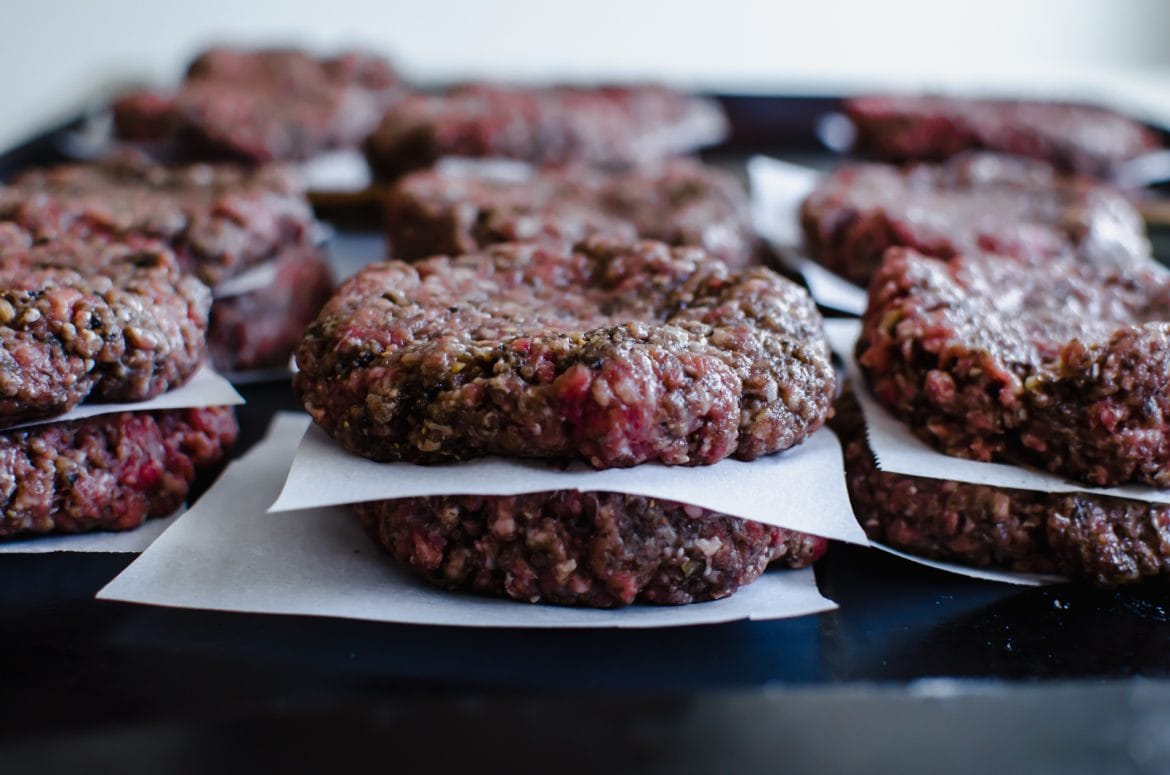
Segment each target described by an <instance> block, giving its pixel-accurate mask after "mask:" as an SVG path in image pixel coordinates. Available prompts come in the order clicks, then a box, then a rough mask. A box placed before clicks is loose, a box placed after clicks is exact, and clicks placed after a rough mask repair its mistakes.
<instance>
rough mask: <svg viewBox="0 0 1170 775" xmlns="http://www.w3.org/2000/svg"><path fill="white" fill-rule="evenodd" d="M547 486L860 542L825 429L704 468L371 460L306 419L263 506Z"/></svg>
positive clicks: (840, 465) (837, 454) (287, 507)
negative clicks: (273, 495)
mask: <svg viewBox="0 0 1170 775" xmlns="http://www.w3.org/2000/svg"><path fill="white" fill-rule="evenodd" d="M551 490H578V491H582V492H620V493H626V494H629V495H642V496H646V497H650V498H661V499H663V500H673V501H680V502H682V503H687V504H691V505H694V506H701V507H702V508H705V509H711V510H713V511H719V512H722V513H724V514H729V515H731V516H733V517H740V518H741V519H750V520H753V521H756V522H762V523H764V524H768V525H777V526H779V527H783V528H788V529H789V530H797V531H800V532H803V533H811V534H813V535H819V536H824V537H826V538H834V539H837V540H840V541H848V542H850V543H855V544H861V545H866V544H867V543H868V541H867V540H866V538H865V533H864V532H863V531H862V530H861V527H860V526H859V525H858V524H857V520H856V519H854V517H853V509H852V508H851V507H850V505H849V496H848V493H847V492H846V489H845V476H844V462H843V458H842V456H841V445H840V443H839V442H838V441H837V437H836V436H835V435H834V434H833V433H832V432H831V431H830V430H828V429H827V428H822V429H821V430H820V431H818V432H816V433H814V434H813V435H812V436H811V437H810V438H809V439H808V440H807V441H805V442H804V443H803V444H801V445H799V446H797V447H794V448H792V449H789V450H787V451H785V452H781V453H779V454H777V455H768V456H766V457H762V458H759V459H758V460H753V461H751V462H750V463H748V462H743V461H740V460H730V459H728V460H722V461H720V462H718V463H716V464H714V465H709V466H694V467H684V466H664V465H660V464H658V463H646V464H643V465H639V466H634V467H632V468H611V469H606V470H603V471H598V470H595V469H593V468H591V467H589V466H587V465H585V464H583V463H581V464H576V465H573V466H570V467H568V468H565V469H561V468H556V467H554V466H551V465H548V464H547V463H544V462H542V461H537V460H519V459H505V458H496V457H491V458H478V459H475V460H469V461H466V462H462V463H452V464H448V465H435V466H420V465H414V464H411V463H376V462H374V461H372V460H366V459H365V458H363V457H359V456H358V455H354V454H351V453H349V452H346V451H345V450H343V449H342V448H341V447H340V446H339V445H338V444H337V443H336V442H335V441H333V439H331V438H329V436H328V435H326V433H325V432H324V431H323V430H321V429H320V428H318V427H317V426H315V425H314V426H313V427H311V428H310V429H309V431H308V432H307V433H306V434H305V437H304V439H303V440H302V441H301V443H300V446H299V447H298V448H297V454H296V458H295V459H294V460H293V464H292V468H291V469H290V471H289V475H288V479H287V481H286V482H285V484H284V487H283V488H282V490H281V493H280V497H279V498H278V499H277V501H276V503H274V504H273V505H272V511H292V510H296V509H305V508H316V507H320V506H336V505H341V504H346V503H360V502H363V501H373V500H384V499H387V498H412V497H423V496H428V495H521V494H524V493H532V492H546V491H551Z"/></svg>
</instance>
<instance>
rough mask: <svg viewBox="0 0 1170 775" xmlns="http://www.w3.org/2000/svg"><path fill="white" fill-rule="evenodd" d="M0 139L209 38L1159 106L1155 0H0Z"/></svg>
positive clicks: (451, 70)
mask: <svg viewBox="0 0 1170 775" xmlns="http://www.w3.org/2000/svg"><path fill="white" fill-rule="evenodd" d="M0 10H2V11H3V14H2V15H0V73H2V74H3V75H0V78H2V79H3V88H4V102H3V104H4V109H3V110H2V111H0V146H6V145H10V144H11V143H12V142H14V141H16V140H17V139H19V138H21V137H22V136H24V135H25V134H27V133H28V132H31V131H33V130H35V129H36V128H38V127H41V126H44V124H45V123H46V122H47V121H49V120H51V119H53V118H59V117H62V116H65V115H67V114H68V113H69V112H70V111H73V110H76V108H77V106H78V105H79V104H81V103H82V102H84V101H85V100H86V99H87V98H89V99H93V98H95V96H97V95H100V94H104V93H106V92H107V91H108V89H109V88H110V85H111V84H112V83H116V82H119V81H125V80H127V79H130V80H134V79H137V80H142V79H150V80H154V81H158V82H167V81H169V80H171V79H174V78H177V77H178V75H179V73H180V72H181V70H182V67H183V65H184V64H185V63H186V61H187V60H188V59H189V58H190V56H191V55H192V54H193V53H194V52H195V51H197V50H198V48H199V47H200V46H202V45H204V44H206V43H207V42H209V41H212V40H217V39H228V40H236V41H252V42H255V41H267V42H288V41H293V42H300V43H304V44H308V45H310V46H314V47H318V48H322V49H331V48H336V47H339V46H341V45H345V44H351V43H359V44H365V45H367V46H370V47H374V48H376V49H381V50H385V51H388V52H391V53H393V54H394V56H395V58H396V59H397V60H398V61H399V62H400V64H401V65H402V66H403V68H404V69H406V70H407V71H408V72H409V73H410V74H411V75H413V76H415V77H417V78H420V79H423V80H432V81H433V80H444V79H451V78H457V77H466V76H478V75H492V76H497V77H512V78H527V79H536V78H551V77H561V78H577V79H582V78H588V77H591V76H592V77H612V78H620V77H650V78H658V79H664V80H669V81H674V82H677V83H680V84H682V85H692V86H703V87H714V88H723V89H744V90H755V91H761V90H785V91H792V90H803V91H818V90H820V91H831V90H841V89H850V88H864V87H866V86H870V87H872V86H883V85H904V86H910V87H912V86H933V87H936V88H938V87H948V86H949V87H952V88H955V87H971V86H972V85H974V86H976V87H982V88H985V89H994V90H1000V91H1002V90H1005V89H1007V90H1011V91H1035V90H1038V89H1039V90H1046V89H1052V88H1055V89H1056V90H1057V91H1059V92H1061V93H1068V92H1072V93H1078V92H1081V93H1085V94H1087V95H1088V96H1091V97H1092V96H1098V97H1103V98H1106V99H1110V100H1115V101H1120V102H1121V103H1123V104H1126V103H1136V104H1138V105H1139V107H1140V109H1141V110H1142V111H1143V112H1146V113H1150V114H1160V115H1168V114H1170V43H1168V42H1167V41H1170V2H1166V1H1164V0H1063V1H1060V0H1047V1H1045V0H981V1H980V2H964V3H960V2H948V1H947V0H887V1H886V2H846V1H845V0H809V1H808V2H799V3H797V2H779V1H773V2H768V1H767V0H717V1H716V2H700V1H699V0H644V1H643V2H636V1H635V0H588V2H557V0H501V1H500V2H476V1H475V0H411V2H403V1H400V0H384V1H383V2H375V1H374V0H367V1H365V2H363V1H361V0H311V1H306V0H284V1H283V2H278V1H276V0H259V1H257V2H248V1H247V0H235V1H234V2H228V1H227V0H195V2H191V0H184V2H171V1H168V0H154V1H153V2H151V1H150V0H136V1H135V2H130V1H128V0H109V1H108V2H96V1H95V2H85V1H83V0H72V1H70V0H39V1H37V2H32V1H29V0H0Z"/></svg>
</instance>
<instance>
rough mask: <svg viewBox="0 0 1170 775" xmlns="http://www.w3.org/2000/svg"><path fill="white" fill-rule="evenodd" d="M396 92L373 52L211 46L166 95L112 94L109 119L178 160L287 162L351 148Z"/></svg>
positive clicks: (392, 77) (397, 85)
mask: <svg viewBox="0 0 1170 775" xmlns="http://www.w3.org/2000/svg"><path fill="white" fill-rule="evenodd" d="M404 94H405V88H404V87H403V86H402V84H401V82H400V81H399V79H398V76H397V75H396V74H395V73H394V71H393V69H392V68H391V66H390V64H389V63H388V62H387V61H386V60H385V59H383V58H381V57H378V56H374V55H372V54H367V53H363V52H347V53H345V54H342V55H340V56H337V57H329V58H317V57H314V56H311V55H310V54H308V53H306V52H304V51H298V50H295V49H258V50H244V49H231V48H214V49H211V50H209V51H205V52H204V53H202V54H200V55H199V56H198V57H197V58H196V59H195V61H194V62H192V63H191V65H190V67H189V68H188V70H187V75H186V78H185V79H184V81H183V84H182V86H181V87H180V88H179V90H178V92H177V93H176V94H174V95H173V96H169V97H168V96H166V95H163V94H159V93H157V92H150V91H145V92H135V93H133V94H129V95H123V96H122V97H121V98H119V99H118V100H117V101H116V102H115V103H114V105H113V111H114V125H115V128H116V130H117V132H118V135H119V136H120V137H123V138H124V139H127V140H132V141H135V140H136V141H141V140H148V141H170V142H171V143H173V144H174V145H176V146H177V148H176V149H175V150H176V151H177V152H178V154H179V155H181V156H182V157H184V158H213V159H214V158H225V157H226V158H230V159H234V160H239V161H245V162H251V163H265V162H271V161H291V160H300V159H309V158H312V157H313V156H316V155H318V154H320V153H322V152H324V151H327V150H329V149H332V148H353V147H356V146H357V145H358V144H359V143H360V142H361V141H362V139H363V138H365V137H366V135H368V134H369V133H370V132H371V131H372V130H373V129H374V127H376V126H377V124H378V121H379V120H381V118H382V114H383V113H385V111H386V109H387V108H388V107H389V106H390V105H392V104H393V103H394V102H396V101H398V100H399V99H401V98H402V96H403V95H404Z"/></svg>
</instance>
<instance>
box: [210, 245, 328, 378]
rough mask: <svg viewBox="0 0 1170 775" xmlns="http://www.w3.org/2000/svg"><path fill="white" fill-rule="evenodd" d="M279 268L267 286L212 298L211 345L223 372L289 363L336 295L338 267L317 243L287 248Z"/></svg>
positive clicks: (213, 358)
mask: <svg viewBox="0 0 1170 775" xmlns="http://www.w3.org/2000/svg"><path fill="white" fill-rule="evenodd" d="M275 269H276V277H275V278H274V279H273V281H272V283H271V284H269V285H267V286H266V287H264V288H260V289H259V290H255V291H251V292H249V293H244V294H241V295H239V296H229V297H227V298H221V299H216V300H215V301H214V302H213V303H212V305H211V320H210V322H209V324H208V329H207V349H208V351H209V352H210V354H211V360H212V363H214V364H215V367H216V368H217V369H219V370H220V371H223V372H229V373H232V372H242V371H249V370H253V369H267V368H272V367H276V366H287V365H288V361H289V358H290V357H291V355H292V353H293V350H294V349H295V348H296V346H297V343H298V342H299V341H300V340H301V335H302V334H303V333H304V332H305V328H307V327H308V325H309V324H310V323H312V322H313V320H314V319H315V318H316V317H317V313H318V312H320V311H321V307H323V306H325V302H327V301H328V300H329V297H330V296H331V295H332V294H333V272H332V270H331V269H330V267H329V263H328V261H326V259H325V256H324V255H323V254H322V253H321V251H319V250H317V249H316V248H313V247H308V246H300V247H294V248H292V249H290V250H286V251H285V252H284V253H282V254H281V256H280V257H279V258H277V259H276V267H275Z"/></svg>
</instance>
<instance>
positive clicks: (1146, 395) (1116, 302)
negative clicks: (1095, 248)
mask: <svg viewBox="0 0 1170 775" xmlns="http://www.w3.org/2000/svg"><path fill="white" fill-rule="evenodd" d="M1168 320H1170V272H1167V271H1166V270H1165V269H1164V268H1163V267H1161V266H1159V265H1156V264H1151V265H1149V266H1148V267H1147V268H1145V269H1143V270H1137V269H1129V270H1104V269H1099V268H1093V267H1088V266H1085V265H1084V264H1076V263H1070V262H1064V263H1054V264H1053V265H1052V266H1050V267H1049V268H1047V269H1036V268H1030V267H1026V266H1022V265H1020V264H1019V263H1017V262H1014V261H1011V260H1008V259H996V258H992V257H980V258H978V259H976V260H968V259H962V258H960V259H956V260H955V261H952V262H949V263H944V262H941V261H936V260H934V259H930V258H926V257H924V256H921V255H919V254H916V253H914V252H912V251H907V250H903V249H900V248H892V249H891V250H890V251H889V252H888V253H887V254H886V259H885V261H884V262H883V263H882V266H881V268H880V269H879V270H878V272H877V274H876V275H875V276H874V279H873V283H872V284H871V285H870V293H869V307H868V309H867V310H866V313H865V316H864V318H863V319H862V333H861V337H860V340H859V341H858V344H857V355H858V361H859V362H860V364H861V367H862V369H863V371H864V372H865V374H866V377H867V379H868V380H869V383H870V385H871V386H872V389H873V393H874V395H875V396H876V397H877V399H878V400H879V401H881V402H882V403H883V404H885V405H886V406H887V407H889V408H890V409H891V410H892V411H893V412H894V413H895V414H896V415H898V416H899V417H901V418H902V419H904V420H905V421H906V422H907V423H908V424H909V425H910V427H911V428H912V429H913V430H914V431H915V433H917V434H918V435H919V436H921V437H922V438H923V439H925V440H926V441H927V442H928V443H930V444H932V445H934V446H935V447H937V448H939V449H940V450H942V451H943V452H945V453H947V454H950V455H957V456H959V457H967V458H972V459H976V460H1004V461H1008V462H1024V463H1030V464H1033V465H1036V466H1039V467H1041V468H1045V469H1048V470H1049V471H1053V472H1055V473H1059V474H1063V475H1065V476H1069V477H1072V478H1074V479H1077V480H1080V481H1083V482H1087V483H1089V484H1094V485H1113V484H1120V483H1122V482H1131V481H1132V482H1146V483H1149V484H1153V485H1156V486H1159V487H1165V486H1170V427H1168V424H1167V423H1168V420H1167V418H1170V391H1168V389H1167V388H1168V384H1167V383H1168V381H1170V323H1167V321H1168Z"/></svg>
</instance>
